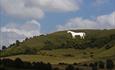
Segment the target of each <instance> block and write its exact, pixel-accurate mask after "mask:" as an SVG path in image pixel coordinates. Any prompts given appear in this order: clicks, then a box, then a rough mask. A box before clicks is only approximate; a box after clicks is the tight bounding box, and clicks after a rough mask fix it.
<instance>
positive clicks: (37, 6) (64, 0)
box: [0, 0, 82, 19]
mask: <svg viewBox="0 0 115 70" xmlns="http://www.w3.org/2000/svg"><path fill="white" fill-rule="evenodd" d="M81 2H82V1H80V0H0V8H1V10H3V11H5V13H7V14H8V15H11V16H15V17H20V18H31V19H39V18H42V17H43V16H44V12H45V11H57V12H58V11H59V12H60V11H65V12H68V11H75V10H79V8H80V3H81Z"/></svg>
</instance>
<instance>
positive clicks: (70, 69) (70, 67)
mask: <svg viewBox="0 0 115 70" xmlns="http://www.w3.org/2000/svg"><path fill="white" fill-rule="evenodd" d="M65 70H75V68H74V66H73V65H68V66H67V67H66V69H65Z"/></svg>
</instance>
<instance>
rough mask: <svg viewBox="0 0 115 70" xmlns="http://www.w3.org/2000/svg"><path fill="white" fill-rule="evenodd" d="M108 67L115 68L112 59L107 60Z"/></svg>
mask: <svg viewBox="0 0 115 70" xmlns="http://www.w3.org/2000/svg"><path fill="white" fill-rule="evenodd" d="M106 68H107V69H110V70H111V69H113V68H114V63H113V61H112V60H111V59H107V60H106Z"/></svg>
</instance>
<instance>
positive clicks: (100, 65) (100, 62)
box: [99, 61, 105, 69]
mask: <svg viewBox="0 0 115 70" xmlns="http://www.w3.org/2000/svg"><path fill="white" fill-rule="evenodd" d="M104 67H105V65H104V62H103V61H99V68H100V69H104Z"/></svg>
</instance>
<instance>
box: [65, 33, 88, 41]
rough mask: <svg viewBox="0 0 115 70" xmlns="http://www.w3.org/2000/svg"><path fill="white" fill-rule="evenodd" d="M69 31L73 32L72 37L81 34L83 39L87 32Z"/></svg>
mask: <svg viewBox="0 0 115 70" xmlns="http://www.w3.org/2000/svg"><path fill="white" fill-rule="evenodd" d="M67 33H71V35H72V37H73V38H75V36H80V38H81V39H84V38H85V35H86V33H85V32H77V33H76V32H73V31H67Z"/></svg>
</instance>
